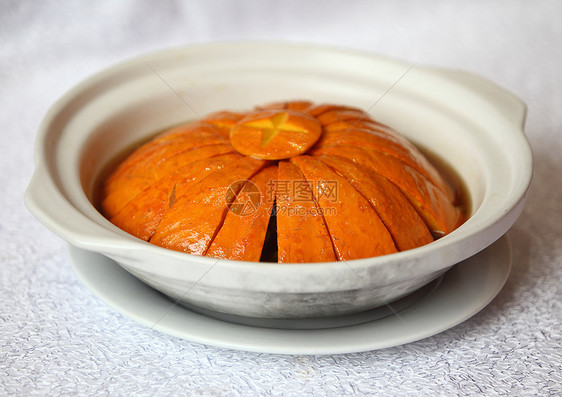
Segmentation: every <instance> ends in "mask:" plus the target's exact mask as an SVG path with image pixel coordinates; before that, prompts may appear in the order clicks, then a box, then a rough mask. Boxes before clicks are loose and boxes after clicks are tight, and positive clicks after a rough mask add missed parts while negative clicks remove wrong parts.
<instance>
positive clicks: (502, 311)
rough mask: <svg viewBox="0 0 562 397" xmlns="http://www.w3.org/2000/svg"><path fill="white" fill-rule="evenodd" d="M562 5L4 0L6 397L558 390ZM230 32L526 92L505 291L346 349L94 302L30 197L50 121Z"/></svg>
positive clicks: (1, 327) (1, 341) (0, 385)
mask: <svg viewBox="0 0 562 397" xmlns="http://www.w3.org/2000/svg"><path fill="white" fill-rule="evenodd" d="M561 15H562V3H560V2H558V1H538V2H528V1H500V2H484V1H474V2H463V3H461V2H449V1H433V0H432V1H423V2H422V1H404V2H393V1H379V2H370V1H354V2H345V1H272V2H257V1H256V2H254V1H237V2H230V1H205V2H204V1H191V2H180V1H177V2H165V1H163V2H155V1H149V0H144V1H119V2H112V1H95V2H87V1H59V2H32V1H6V0H4V1H2V2H0V126H1V130H0V131H1V132H0V133H1V134H2V135H1V138H2V141H1V142H2V143H1V144H0V167H1V172H0V187H1V189H2V194H1V195H0V208H1V211H2V218H1V221H0V246H1V249H0V258H1V259H0V260H1V270H0V395H6V394H7V395H15V394H18V395H34V394H36V395H76V394H80V395H104V394H110V395H135V394H138V395H166V394H175V395H184V394H193V395H203V396H207V395H208V396H214V395H217V396H218V395H233V396H234V395H244V396H247V395H258V394H261V395H305V394H313V395H351V394H359V395H368V394H372V395H474V394H477V393H484V394H486V395H497V394H505V395H560V394H562V386H561V385H562V366H561V362H562V348H561V346H560V345H561V342H562V333H561V329H562V326H561V325H562V324H561V322H562V293H561V290H562V289H561V287H560V280H561V278H562V277H561V276H562V266H561V265H562V225H561V219H562V205H561V204H560V203H561V199H560V197H561V195H562V178H561V176H560V170H561V169H562V159H561V156H560V153H561V151H562V138H561V131H562V73H561V72H560V69H561V65H562V24H560V16H561ZM230 39H271V40H297V41H306V42H314V43H328V44H334V45H342V46H347V47H351V48H358V49H363V50H368V51H372V52H376V53H379V54H383V55H388V56H392V57H397V58H400V59H404V60H408V61H414V62H419V63H422V64H430V65H436V66H442V67H450V68H457V69H462V70H466V71H470V72H474V73H477V74H480V75H483V76H485V77H487V78H489V79H491V80H493V81H495V82H497V83H498V84H499V85H501V86H503V87H505V88H507V89H509V90H511V91H512V92H514V93H515V94H517V95H518V96H520V97H521V98H522V99H523V100H524V101H525V102H526V103H527V104H528V106H529V112H528V118H527V127H526V131H527V134H528V137H529V140H530V141H531V144H532V146H533V150H534V155H535V176H534V180H533V184H532V187H531V191H530V194H529V201H528V205H527V207H526V209H525V211H524V213H523V215H522V216H521V218H520V219H519V221H518V222H517V223H516V224H515V226H514V227H513V228H512V230H511V231H510V233H509V235H510V237H511V241H512V243H513V253H514V263H513V272H512V274H511V276H510V278H509V280H508V282H507V285H506V286H505V288H504V289H503V290H502V292H501V293H500V294H499V295H498V297H497V298H496V299H495V300H494V301H493V302H492V303H491V304H490V305H489V306H488V307H486V308H485V309H484V310H483V311H482V312H480V313H479V314H477V315H476V316H474V317H473V318H471V319H469V320H468V321H466V322H464V323H463V324H461V325H459V326H456V327H454V328H453V329H450V330H448V331H446V332H443V333H441V334H439V335H436V336H433V337H431V338H427V339H425V340H421V341H419V342H415V343H410V344H407V345H404V346H399V347H394V348H389V349H384V350H380V351H374V352H366V353H360V354H348V355H335V356H277V355H269V354H254V353H246V352H237V351H231V350H224V349H217V348H214V347H212V346H204V345H200V344H194V343H190V342H189V341H186V340H181V339H178V338H175V337H171V336H168V335H166V334H162V333H159V332H156V331H153V330H151V329H149V328H147V327H144V326H142V325H139V324H137V323H136V322H134V321H133V320H130V319H128V318H126V317H124V316H122V315H121V314H119V313H117V312H115V311H114V310H113V309H111V308H109V307H108V306H106V305H104V304H103V303H102V302H101V301H100V300H99V299H97V298H96V297H95V296H94V295H93V294H92V293H91V292H90V291H89V290H88V289H87V288H86V287H85V286H84V285H83V284H82V283H81V282H80V281H79V280H78V279H77V277H76V275H75V274H74V272H73V271H72V268H71V265H70V262H69V259H68V255H67V252H66V246H65V243H64V242H62V241H61V240H60V239H59V238H57V237H56V236H54V235H53V234H51V233H50V232H49V231H47V230H46V229H45V228H44V227H43V226H42V225H40V224H39V223H38V222H37V221H36V220H35V219H34V218H33V217H32V216H31V215H30V214H29V213H28V211H27V210H26V209H25V208H24V206H23V202H22V196H23V192H24V190H25V188H26V185H27V183H28V181H29V179H30V177H31V173H32V171H33V155H32V145H33V141H34V137H35V134H36V131H37V127H38V125H39V123H40V120H41V118H42V116H43V115H44V113H45V112H46V110H47V109H48V107H49V106H50V105H51V104H52V103H53V102H54V101H55V100H56V99H57V98H58V97H60V96H61V95H62V94H63V93H64V92H65V91H66V90H68V89H69V88H70V87H72V86H73V85H75V84H76V83H78V82H79V81H80V80H82V79H84V78H86V77H87V76H89V75H91V74H92V73H94V72H96V71H98V70H99V69H101V68H104V67H107V66H109V65H111V64H114V63H116V62H118V61H120V60H123V59H126V58H128V57H131V56H134V55H138V54H141V53H144V52H147V51H151V50H156V49H161V48H166V47H170V46H178V45H188V44H192V43H201V42H207V41H212V40H230Z"/></svg>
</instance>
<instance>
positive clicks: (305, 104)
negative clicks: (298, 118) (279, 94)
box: [256, 101, 312, 112]
mask: <svg viewBox="0 0 562 397" xmlns="http://www.w3.org/2000/svg"><path fill="white" fill-rule="evenodd" d="M311 105H312V102H310V101H287V102H272V103H268V104H267V105H263V106H256V109H257V110H276V109H291V110H298V111H299V112H302V111H303V110H305V109H308V108H309V107H310V106H311Z"/></svg>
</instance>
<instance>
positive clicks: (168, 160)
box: [102, 144, 233, 217]
mask: <svg viewBox="0 0 562 397" xmlns="http://www.w3.org/2000/svg"><path fill="white" fill-rule="evenodd" d="M232 151H233V149H232V147H231V146H230V145H228V146H227V145H220V144H219V145H209V146H203V147H199V148H194V149H191V150H186V151H180V152H175V151H172V152H171V153H170V155H169V156H167V157H164V159H163V160H162V161H160V162H157V163H155V164H154V165H153V166H152V167H150V168H148V167H131V168H130V169H129V170H128V171H126V172H125V173H123V174H121V177H120V178H117V179H113V180H111V181H108V185H106V187H105V192H104V196H105V199H104V200H103V202H102V209H103V212H104V214H105V215H106V216H108V217H112V216H114V215H115V214H116V213H117V212H119V211H120V210H121V209H122V208H123V207H124V206H125V205H127V204H128V203H129V202H130V201H131V200H132V199H134V198H135V197H137V195H139V194H140V193H141V192H143V191H144V189H146V188H147V187H149V186H151V185H152V184H154V183H155V182H156V181H158V180H160V179H162V178H164V177H166V176H168V175H172V174H174V173H175V172H176V171H177V170H178V169H180V168H182V167H184V166H186V165H188V164H190V163H194V162H196V161H199V160H203V159H208V158H211V157H214V156H218V155H221V154H227V153H232Z"/></svg>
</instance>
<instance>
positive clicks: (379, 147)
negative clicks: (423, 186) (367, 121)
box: [315, 129, 454, 200]
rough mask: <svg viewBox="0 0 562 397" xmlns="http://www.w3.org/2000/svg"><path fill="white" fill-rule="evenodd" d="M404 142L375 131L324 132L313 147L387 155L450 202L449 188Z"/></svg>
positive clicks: (416, 152)
mask: <svg viewBox="0 0 562 397" xmlns="http://www.w3.org/2000/svg"><path fill="white" fill-rule="evenodd" d="M404 141H406V140H405V139H398V138H394V137H392V136H390V135H386V134H383V133H378V132H376V131H368V130H359V129H350V130H337V131H325V132H324V133H323V134H322V137H321V138H320V139H319V140H318V142H317V143H316V145H315V146H316V147H323V146H326V147H331V148H333V150H332V151H331V152H332V153H333V152H334V151H337V147H338V146H339V145H346V146H357V147H360V148H364V149H372V150H375V151H377V152H381V153H386V154H389V155H391V156H393V157H396V158H397V159H399V160H400V161H403V162H404V163H406V164H407V165H409V166H410V167H412V168H413V169H415V170H416V171H418V172H419V173H420V174H422V175H423V176H425V177H426V178H427V179H429V180H430V181H431V182H432V183H433V184H434V185H435V186H437V187H438V188H439V189H441V190H442V191H443V192H444V193H445V194H446V195H447V197H448V198H449V199H451V200H452V199H453V198H454V195H453V192H452V190H451V188H450V186H449V185H447V184H446V183H445V181H444V180H443V178H442V177H441V175H439V173H438V172H437V170H436V169H435V168H434V167H433V165H432V164H431V163H430V162H429V161H428V160H427V159H426V158H425V156H424V155H423V154H421V153H420V152H419V150H418V149H417V148H416V147H415V146H413V145H412V144H409V145H406V144H405V142H404ZM406 142H407V141H406Z"/></svg>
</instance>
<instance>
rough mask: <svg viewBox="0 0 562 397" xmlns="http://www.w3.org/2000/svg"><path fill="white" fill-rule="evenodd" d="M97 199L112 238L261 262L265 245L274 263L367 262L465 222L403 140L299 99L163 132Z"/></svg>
mask: <svg viewBox="0 0 562 397" xmlns="http://www.w3.org/2000/svg"><path fill="white" fill-rule="evenodd" d="M101 192H102V199H101V204H100V206H101V211H102V212H103V214H104V215H105V216H106V217H107V218H108V219H109V220H110V221H111V222H113V223H114V224H115V225H117V226H118V227H120V228H121V229H123V230H125V231H127V232H129V233H131V234H133V235H134V236H136V237H138V238H141V239H143V240H145V241H149V242H151V243H153V244H156V245H160V246H162V247H165V248H169V249H173V250H177V251H182V252H186V253H190V254H197V255H206V256H210V257H214V258H218V259H233V260H245V261H259V260H260V258H262V257H263V254H264V252H263V250H264V246H265V247H266V249H276V250H277V261H278V262H280V263H302V262H327V261H334V260H352V259H360V258H367V257H373V256H379V255H386V254H390V253H394V252H398V251H403V250H407V249H412V248H416V247H419V246H421V245H424V244H428V243H430V242H431V241H433V239H434V237H433V236H441V235H445V234H448V233H450V232H451V231H453V230H454V229H455V228H456V227H458V226H459V225H460V224H461V223H462V222H463V221H464V216H463V213H462V211H461V209H460V208H458V207H456V206H455V203H454V200H455V194H454V192H453V190H452V188H451V187H450V186H449V185H448V184H447V183H446V182H445V181H444V179H443V178H442V176H441V175H440V174H439V172H438V171H437V170H436V169H435V168H434V167H433V166H432V165H431V163H430V162H429V161H428V160H427V159H426V158H425V156H423V154H422V153H421V152H420V151H419V150H418V149H417V148H416V147H415V146H413V145H412V144H411V143H410V142H409V141H407V140H406V139H405V138H403V137H402V136H401V135H399V134H398V133H397V132H396V131H394V130H393V129H391V128H390V127H388V126H385V125H383V124H381V123H378V122H376V121H374V120H372V119H371V118H370V117H369V116H368V115H367V114H366V113H364V112H363V111H362V110H360V109H357V108H352V107H348V106H343V105H332V104H321V105H315V104H313V103H311V102H308V101H291V102H279V103H273V104H269V105H264V106H260V107H257V108H256V110H253V111H249V112H246V113H234V112H228V111H221V112H217V113H213V114H211V115H209V116H207V117H206V118H205V119H202V120H199V121H197V122H193V123H189V124H186V125H182V126H179V127H174V128H172V129H170V130H167V131H165V132H163V133H161V134H160V135H158V136H157V137H156V138H154V139H153V140H151V141H150V142H148V143H146V144H145V145H143V146H141V147H140V148H139V149H137V150H136V151H135V152H133V153H132V154H131V155H130V156H129V157H128V158H126V159H125V160H124V161H123V162H122V163H121V164H120V165H119V166H118V167H117V168H116V169H115V170H114V171H113V172H112V173H111V174H110V175H109V177H108V178H106V179H105V180H104V181H103V184H102V187H101ZM273 212H275V214H274V215H275V217H274V218H272V213H273ZM272 222H273V223H272ZM272 225H273V226H275V229H271V227H272ZM270 229H271V230H270ZM273 231H275V232H276V235H273V237H272V238H269V237H268V235H270V234H271V232H273ZM268 239H269V240H268ZM268 241H269V242H268ZM272 242H273V243H272Z"/></svg>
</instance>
